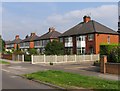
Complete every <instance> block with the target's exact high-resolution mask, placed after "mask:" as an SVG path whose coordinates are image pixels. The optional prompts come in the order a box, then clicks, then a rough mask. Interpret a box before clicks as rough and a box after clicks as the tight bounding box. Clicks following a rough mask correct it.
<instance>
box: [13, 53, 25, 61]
mask: <svg viewBox="0 0 120 91" xmlns="http://www.w3.org/2000/svg"><path fill="white" fill-rule="evenodd" d="M12 60H14V61H15V60H16V61H22V62H24V55H14V54H13V55H12Z"/></svg>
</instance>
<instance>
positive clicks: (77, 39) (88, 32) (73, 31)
mask: <svg viewBox="0 0 120 91" xmlns="http://www.w3.org/2000/svg"><path fill="white" fill-rule="evenodd" d="M118 37H119V35H118V33H117V32H116V31H114V30H112V29H110V28H108V27H106V26H104V25H102V24H100V23H99V22H96V21H94V20H91V17H89V16H84V17H83V22H81V23H79V24H77V25H75V26H74V27H72V28H70V29H69V30H67V31H66V32H64V33H63V34H62V35H61V36H60V37H59V39H60V41H61V42H63V44H64V47H65V53H66V54H91V53H94V54H99V52H100V48H99V46H100V44H102V43H108V44H112V43H118V40H119V39H118Z"/></svg>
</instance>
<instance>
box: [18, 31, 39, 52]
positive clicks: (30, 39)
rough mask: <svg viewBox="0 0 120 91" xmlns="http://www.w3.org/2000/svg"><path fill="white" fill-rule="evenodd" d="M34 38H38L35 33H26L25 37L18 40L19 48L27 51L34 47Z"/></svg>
mask: <svg viewBox="0 0 120 91" xmlns="http://www.w3.org/2000/svg"><path fill="white" fill-rule="evenodd" d="M36 38H38V36H37V35H36V34H35V33H31V35H30V36H28V35H27V36H26V37H25V39H23V40H22V41H21V42H20V49H21V50H23V51H27V50H28V49H30V48H34V40H35V39H36Z"/></svg>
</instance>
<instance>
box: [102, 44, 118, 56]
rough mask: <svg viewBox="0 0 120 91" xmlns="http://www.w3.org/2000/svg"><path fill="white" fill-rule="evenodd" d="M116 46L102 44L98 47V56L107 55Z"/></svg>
mask: <svg viewBox="0 0 120 91" xmlns="http://www.w3.org/2000/svg"><path fill="white" fill-rule="evenodd" d="M117 46H118V44H102V45H100V55H109V54H110V51H111V50H112V49H113V48H114V47H117Z"/></svg>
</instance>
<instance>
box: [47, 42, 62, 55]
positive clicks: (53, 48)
mask: <svg viewBox="0 0 120 91" xmlns="http://www.w3.org/2000/svg"><path fill="white" fill-rule="evenodd" d="M45 54H46V55H63V54H64V45H63V43H61V42H59V41H55V40H54V41H52V42H49V43H48V44H47V45H46V47H45Z"/></svg>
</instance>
